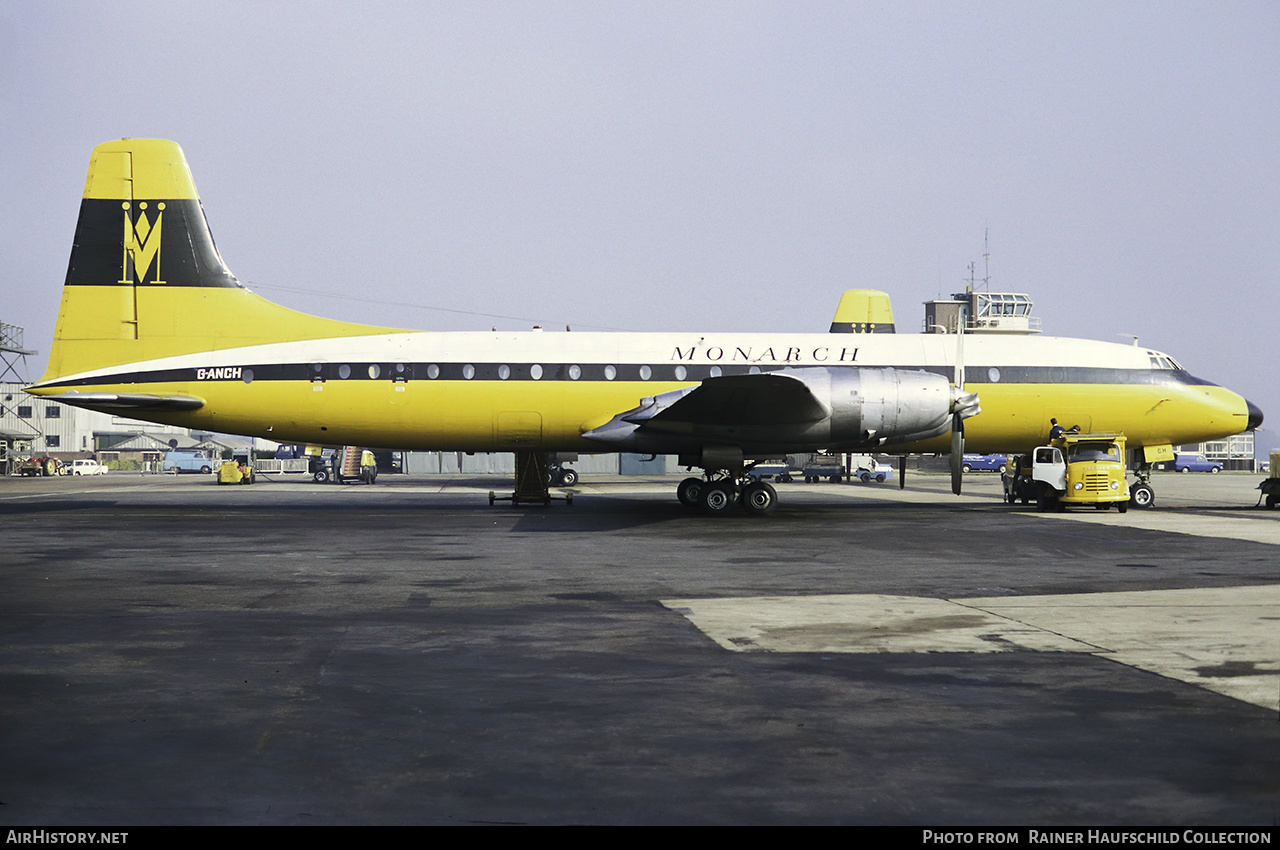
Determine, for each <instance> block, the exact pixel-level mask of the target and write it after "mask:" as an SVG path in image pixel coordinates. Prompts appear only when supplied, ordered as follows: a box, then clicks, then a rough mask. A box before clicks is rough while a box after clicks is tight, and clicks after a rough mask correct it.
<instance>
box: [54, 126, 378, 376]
mask: <svg viewBox="0 0 1280 850" xmlns="http://www.w3.org/2000/svg"><path fill="white" fill-rule="evenodd" d="M385 332H387V329H385V328H375V327H369V326H366V325H355V324H349V323H346V322H336V321H332V320H329V319H322V318H318V317H315V316H308V315H306V314H304V313H298V312H295V311H293V310H289V309H287V308H284V307H280V306H279V305H276V304H273V303H271V302H270V301H267V300H266V299H264V298H261V297H259V296H257V295H254V294H253V293H252V292H250V291H249V290H247V289H245V288H244V286H243V285H241V284H240V282H239V281H238V280H236V278H235V276H234V275H233V274H231V272H230V270H229V269H228V268H227V266H226V264H225V263H224V262H223V261H222V257H221V255H220V254H219V253H218V249H217V247H216V246H215V245H214V241H213V236H212V234H211V233H210V231H209V225H208V222H207V221H206V219H205V215H204V209H203V207H202V206H201V204H200V197H199V195H198V194H197V193H196V187H195V181H194V180H193V179H192V176H191V170H190V168H189V167H188V165H187V160H186V157H185V156H184V155H183V153H182V148H180V147H179V146H178V145H177V144H176V143H174V142H170V141H166V140H163V139H121V140H119V141H114V142H107V143H105V144H101V145H98V146H97V147H96V148H94V150H93V154H92V156H91V157H90V160H89V171H88V175H87V176H86V178H85V184H84V196H83V198H82V200H81V202H80V217H79V220H78V221H77V223H76V235H75V242H74V244H73V245H72V249H71V259H70V261H69V263H68V266H67V277H66V281H65V282H64V285H63V290H62V304H61V308H60V310H59V314H58V324H57V329H56V331H55V334H54V342H53V346H52V348H51V349H50V352H49V368H48V370H47V371H46V373H45V375H44V377H42V378H41V380H40V382H39V384H46V383H49V382H51V381H55V380H57V379H59V378H63V377H66V376H68V375H74V374H78V373H81V372H85V371H91V370H93V369H99V368H105V367H108V366H114V365H119V364H121V363H129V362H136V361H141V360H150V359H155V358H159V357H168V356H174V355H180V354H191V353H196V352H201V351H214V350H218V349H224V348H233V347H237V346H241V345H252V344H257V343H264V342H279V341H284V340H299V339H315V338H319V337H327V336H358V335H365V334H374V333H385ZM39 384H37V386H39Z"/></svg>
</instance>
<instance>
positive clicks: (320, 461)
mask: <svg viewBox="0 0 1280 850" xmlns="http://www.w3.org/2000/svg"><path fill="white" fill-rule="evenodd" d="M309 471H310V473H311V480H313V481H315V482H316V483H317V484H328V483H329V482H333V483H334V484H342V483H345V482H347V481H359V482H360V483H361V484H372V483H373V482H374V481H377V480H378V462H377V459H376V458H374V456H373V452H371V451H369V450H368V449H366V448H362V447H360V446H343V447H342V448H339V449H335V450H334V451H333V452H331V453H329V454H327V455H325V454H318V455H311V462H310V468H309Z"/></svg>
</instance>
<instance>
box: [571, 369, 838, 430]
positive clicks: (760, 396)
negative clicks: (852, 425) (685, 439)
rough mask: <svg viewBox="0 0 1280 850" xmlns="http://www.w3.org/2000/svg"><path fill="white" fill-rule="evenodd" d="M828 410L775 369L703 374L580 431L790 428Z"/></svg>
mask: <svg viewBox="0 0 1280 850" xmlns="http://www.w3.org/2000/svg"><path fill="white" fill-rule="evenodd" d="M830 415H831V409H830V408H829V407H828V406H827V405H826V404H825V403H823V401H822V400H821V399H820V398H818V396H817V395H815V394H814V392H813V390H812V389H811V388H810V387H809V385H808V384H807V383H805V381H803V380H801V379H800V378H799V377H796V376H794V375H788V374H784V373H779V372H773V373H769V374H759V375H726V376H724V377H719V378H708V379H707V380H705V381H703V382H702V383H701V384H698V385H697V386H694V387H687V388H685V389H681V390H673V391H672V392H668V393H663V394H661V395H657V396H650V397H648V398H645V399H643V400H642V401H641V403H640V406H639V407H636V408H634V409H632V410H628V411H626V412H625V413H620V414H618V415H617V416H615V417H613V419H611V420H609V421H608V422H607V423H605V424H604V425H601V426H600V427H598V428H593V429H591V430H590V431H587V432H585V433H584V434H583V436H584V437H586V438H588V439H591V440H600V441H601V442H607V443H628V442H631V440H632V438H633V437H634V436H635V435H636V434H637V432H638V431H644V432H648V433H653V432H662V433H666V434H692V433H695V432H706V431H720V430H723V429H734V428H746V429H752V430H759V429H764V430H769V429H772V428H777V429H783V430H789V429H794V428H796V427H798V426H799V427H803V426H805V425H808V424H811V423H816V422H821V421H822V420H824V419H826V418H827V417H828V416H830Z"/></svg>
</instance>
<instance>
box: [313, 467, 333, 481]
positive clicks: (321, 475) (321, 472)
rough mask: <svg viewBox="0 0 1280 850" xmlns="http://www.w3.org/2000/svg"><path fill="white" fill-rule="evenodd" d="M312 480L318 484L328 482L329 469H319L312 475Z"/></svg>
mask: <svg viewBox="0 0 1280 850" xmlns="http://www.w3.org/2000/svg"><path fill="white" fill-rule="evenodd" d="M311 480H312V481H314V482H316V483H317V484H327V483H328V481H329V470H327V469H317V470H316V471H315V473H314V474H312V476H311Z"/></svg>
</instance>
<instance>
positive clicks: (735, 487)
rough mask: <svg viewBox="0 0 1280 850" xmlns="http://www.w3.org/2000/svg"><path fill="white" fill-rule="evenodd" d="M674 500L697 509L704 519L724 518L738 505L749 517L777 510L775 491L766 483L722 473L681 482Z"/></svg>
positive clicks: (711, 473) (748, 477)
mask: <svg viewBox="0 0 1280 850" xmlns="http://www.w3.org/2000/svg"><path fill="white" fill-rule="evenodd" d="M676 498H678V499H679V500H680V504H682V505H684V506H685V507H686V508H690V509H693V508H699V509H701V510H702V512H703V513H705V514H707V515H708V516H725V515H727V514H729V513H732V512H733V510H734V509H735V508H736V507H737V506H738V505H741V506H742V509H743V510H745V511H746V512H747V513H748V514H750V515H751V516H767V515H769V514H771V513H773V511H774V509H775V508H777V507H778V491H777V490H775V489H774V488H773V485H772V484H770V483H769V482H768V481H759V480H757V479H755V478H751V477H750V476H747V475H736V476H735V475H731V474H730V473H729V472H727V471H725V470H714V471H711V472H708V473H707V476H706V477H705V478H686V479H684V480H683V481H681V482H680V486H678V487H676Z"/></svg>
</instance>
